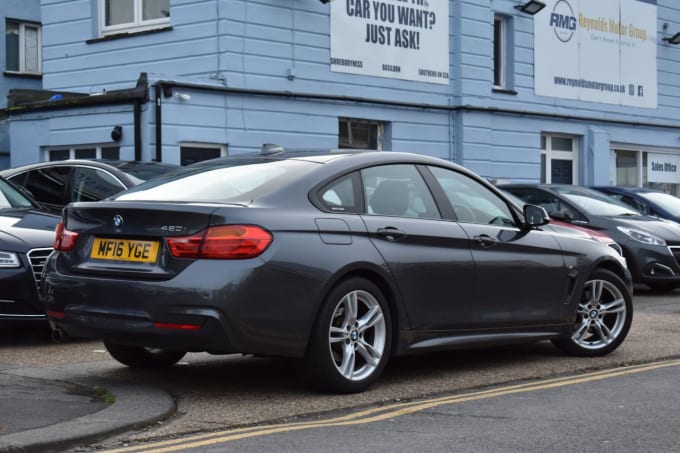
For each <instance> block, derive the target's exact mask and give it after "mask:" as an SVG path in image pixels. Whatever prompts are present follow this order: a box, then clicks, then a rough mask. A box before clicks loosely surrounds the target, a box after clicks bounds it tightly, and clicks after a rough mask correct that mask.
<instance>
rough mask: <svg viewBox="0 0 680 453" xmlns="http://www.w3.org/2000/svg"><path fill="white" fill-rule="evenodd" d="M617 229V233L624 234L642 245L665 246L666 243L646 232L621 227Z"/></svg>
mask: <svg viewBox="0 0 680 453" xmlns="http://www.w3.org/2000/svg"><path fill="white" fill-rule="evenodd" d="M617 228H618V229H619V231H621V232H622V233H625V234H626V235H627V236H628V237H629V238H631V239H633V240H634V241H638V242H642V243H643V244H651V245H666V241H664V240H663V239H661V238H660V237H659V236H655V235H653V234H652V233H649V232H647V231H644V230H637V229H635V228H628V227H622V226H620V227H617Z"/></svg>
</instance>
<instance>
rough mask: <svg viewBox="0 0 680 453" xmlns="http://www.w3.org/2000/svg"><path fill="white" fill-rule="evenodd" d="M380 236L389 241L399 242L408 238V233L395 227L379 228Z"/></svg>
mask: <svg viewBox="0 0 680 453" xmlns="http://www.w3.org/2000/svg"><path fill="white" fill-rule="evenodd" d="M378 236H381V237H384V238H385V239H387V240H388V241H398V240H399V239H402V238H404V237H406V231H401V230H400V229H398V228H394V227H386V228H378Z"/></svg>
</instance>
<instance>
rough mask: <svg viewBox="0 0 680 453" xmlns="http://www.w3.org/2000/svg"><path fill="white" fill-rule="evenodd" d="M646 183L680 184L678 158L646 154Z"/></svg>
mask: <svg viewBox="0 0 680 453" xmlns="http://www.w3.org/2000/svg"><path fill="white" fill-rule="evenodd" d="M647 181H649V182H661V183H671V184H680V156H678V155H675V154H654V153H648V154H647Z"/></svg>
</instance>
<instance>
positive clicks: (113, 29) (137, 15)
mask: <svg viewBox="0 0 680 453" xmlns="http://www.w3.org/2000/svg"><path fill="white" fill-rule="evenodd" d="M108 1H109V0H98V2H99V30H101V34H102V36H107V35H113V34H117V33H135V32H140V31H145V30H153V29H156V28H163V27H166V26H168V25H169V24H170V16H168V17H161V18H158V19H151V20H142V17H143V15H142V1H143V0H132V1H133V2H134V6H133V7H134V14H133V20H132V22H127V23H124V24H117V25H106V3H107V2H108ZM169 7H170V6H169V5H168V8H169Z"/></svg>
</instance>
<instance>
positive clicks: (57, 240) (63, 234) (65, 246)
mask: <svg viewBox="0 0 680 453" xmlns="http://www.w3.org/2000/svg"><path fill="white" fill-rule="evenodd" d="M77 240H78V233H74V232H73V231H69V230H67V229H66V227H64V222H63V221H62V222H59V223H58V224H57V228H56V230H55V232H54V250H58V251H60V252H70V251H71V250H73V248H74V247H75V246H76V241H77Z"/></svg>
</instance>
